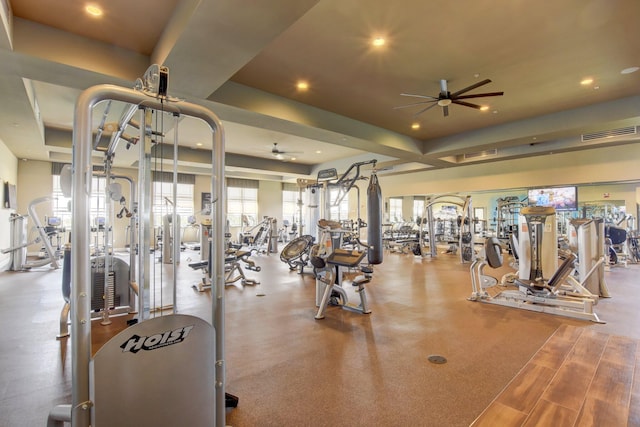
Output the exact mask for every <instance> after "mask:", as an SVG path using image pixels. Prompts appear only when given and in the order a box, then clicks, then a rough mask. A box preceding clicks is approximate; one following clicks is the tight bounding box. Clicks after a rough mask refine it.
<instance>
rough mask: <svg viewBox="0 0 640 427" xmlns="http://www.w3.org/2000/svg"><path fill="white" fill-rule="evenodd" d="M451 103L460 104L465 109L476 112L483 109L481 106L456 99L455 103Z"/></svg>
mask: <svg viewBox="0 0 640 427" xmlns="http://www.w3.org/2000/svg"><path fill="white" fill-rule="evenodd" d="M451 103H453V104H458V105H464V106H465V107H471V108H475V109H476V110H479V109H481V108H482V107H481V106H480V105H477V104H472V103H470V102H464V101H459V100H457V99H454V100H453V101H451Z"/></svg>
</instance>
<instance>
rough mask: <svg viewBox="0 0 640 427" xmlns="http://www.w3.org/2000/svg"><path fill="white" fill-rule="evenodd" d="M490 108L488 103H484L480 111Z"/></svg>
mask: <svg viewBox="0 0 640 427" xmlns="http://www.w3.org/2000/svg"><path fill="white" fill-rule="evenodd" d="M488 109H489V106H488V105H483V106H482V107H480V111H487V110H488Z"/></svg>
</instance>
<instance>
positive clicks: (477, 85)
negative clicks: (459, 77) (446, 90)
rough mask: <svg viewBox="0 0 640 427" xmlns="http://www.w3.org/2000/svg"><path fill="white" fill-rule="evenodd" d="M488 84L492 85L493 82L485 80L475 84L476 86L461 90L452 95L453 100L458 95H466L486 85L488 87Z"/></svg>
mask: <svg viewBox="0 0 640 427" xmlns="http://www.w3.org/2000/svg"><path fill="white" fill-rule="evenodd" d="M487 83H491V80H489V79H485V80H482V81H481V82H478V83H474V84H472V85H471V86H467V87H465V88H464V89H460V90H459V91H457V92H454V93H452V94H451V97H452V98H453V97H457V96H458V95H461V94H463V93H465V92H469V91H470V90H473V89H475V88H477V87H480V86H484V85H486V84H487Z"/></svg>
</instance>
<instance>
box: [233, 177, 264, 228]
mask: <svg viewBox="0 0 640 427" xmlns="http://www.w3.org/2000/svg"><path fill="white" fill-rule="evenodd" d="M243 219H244V221H243ZM227 220H228V221H229V226H230V227H243V226H253V225H256V224H257V223H258V222H259V220H258V181H253V180H249V179H233V178H229V179H228V180H227Z"/></svg>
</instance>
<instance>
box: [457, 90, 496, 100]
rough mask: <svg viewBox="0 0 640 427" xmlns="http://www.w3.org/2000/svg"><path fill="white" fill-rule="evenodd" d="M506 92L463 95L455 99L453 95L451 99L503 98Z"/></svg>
mask: <svg viewBox="0 0 640 427" xmlns="http://www.w3.org/2000/svg"><path fill="white" fill-rule="evenodd" d="M502 95H504V92H488V93H476V94H475V95H462V96H456V97H453V95H451V99H469V98H484V97H486V96H502Z"/></svg>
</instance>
